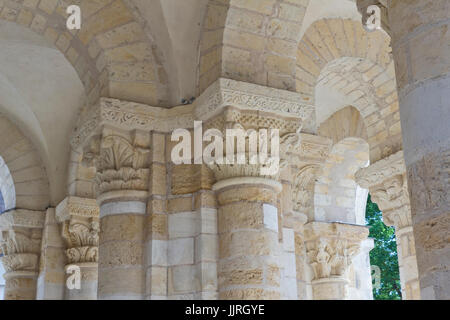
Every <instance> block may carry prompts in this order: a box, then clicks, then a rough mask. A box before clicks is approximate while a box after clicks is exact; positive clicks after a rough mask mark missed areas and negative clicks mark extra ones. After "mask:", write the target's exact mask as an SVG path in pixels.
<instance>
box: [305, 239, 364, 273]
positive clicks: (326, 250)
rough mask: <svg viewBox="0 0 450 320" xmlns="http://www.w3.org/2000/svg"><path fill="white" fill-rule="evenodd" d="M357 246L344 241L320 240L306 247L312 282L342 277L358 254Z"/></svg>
mask: <svg viewBox="0 0 450 320" xmlns="http://www.w3.org/2000/svg"><path fill="white" fill-rule="evenodd" d="M359 248H360V246H359V244H358V243H352V242H349V241H348V240H346V239H327V238H320V239H317V240H315V241H313V242H309V243H308V245H307V255H308V258H309V261H310V265H311V267H312V269H313V271H314V280H317V279H324V278H330V277H343V276H345V273H346V272H347V269H348V267H349V266H350V264H351V263H352V258H353V257H354V256H355V255H356V254H357V253H358V252H359Z"/></svg>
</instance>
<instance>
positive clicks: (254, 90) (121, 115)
mask: <svg viewBox="0 0 450 320" xmlns="http://www.w3.org/2000/svg"><path fill="white" fill-rule="evenodd" d="M228 106H233V107H235V108H237V109H241V110H253V111H257V112H267V113H272V114H276V115H278V116H284V117H292V118H298V119H301V121H302V122H303V123H305V126H306V127H304V130H305V131H307V132H313V131H314V125H315V109H314V106H312V105H310V104H308V103H306V102H305V101H303V99H302V96H301V95H300V94H297V93H295V92H290V91H285V90H280V89H274V88H268V87H264V86H259V85H255V84H251V83H246V82H241V81H235V80H230V79H223V78H220V79H218V80H217V81H216V82H214V83H213V84H212V85H211V86H210V87H209V88H208V89H206V90H205V92H204V93H203V94H202V95H201V96H200V97H199V98H198V99H197V100H196V101H195V102H194V104H192V105H188V106H178V107H174V108H171V109H167V108H159V107H152V106H148V105H144V104H139V103H134V102H128V101H121V100H117V99H111V98H100V100H99V103H98V104H97V105H96V106H94V107H93V109H92V110H91V111H90V112H88V113H87V114H86V115H84V116H83V117H82V119H81V121H80V124H79V125H78V126H77V128H76V129H75V131H74V133H73V134H72V137H71V142H70V143H71V146H72V148H73V149H74V150H77V149H79V148H80V147H82V146H84V145H85V143H86V142H87V141H89V140H90V138H91V137H93V136H95V135H98V134H99V133H100V131H101V128H102V127H103V126H105V125H107V126H110V127H114V128H117V129H123V130H127V131H129V130H134V129H138V130H143V131H160V132H171V131H173V130H175V129H177V128H192V127H193V124H194V120H208V119H211V118H213V117H214V116H216V115H218V114H219V113H221V112H222V111H223V110H224V109H225V108H226V107H228Z"/></svg>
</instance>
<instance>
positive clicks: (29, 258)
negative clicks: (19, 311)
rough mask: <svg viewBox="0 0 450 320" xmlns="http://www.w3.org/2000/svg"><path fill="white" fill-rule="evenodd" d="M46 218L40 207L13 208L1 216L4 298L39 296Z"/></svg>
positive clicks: (16, 298)
mask: <svg viewBox="0 0 450 320" xmlns="http://www.w3.org/2000/svg"><path fill="white" fill-rule="evenodd" d="M44 220H45V213H44V212H41V211H29V210H14V211H9V212H7V213H4V214H2V215H1V216H0V233H1V238H0V241H1V242H0V244H1V249H2V250H1V251H2V253H3V257H2V258H1V261H2V263H3V266H4V268H5V271H6V273H5V274H4V277H5V280H6V284H5V294H4V299H5V300H34V299H35V298H36V287H37V281H36V280H37V277H38V272H39V257H40V252H41V238H42V228H43V227H44Z"/></svg>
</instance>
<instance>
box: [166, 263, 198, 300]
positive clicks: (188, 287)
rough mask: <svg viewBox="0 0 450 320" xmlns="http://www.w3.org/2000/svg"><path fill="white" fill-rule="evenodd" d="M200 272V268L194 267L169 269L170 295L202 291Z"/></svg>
mask: <svg viewBox="0 0 450 320" xmlns="http://www.w3.org/2000/svg"><path fill="white" fill-rule="evenodd" d="M198 272H199V270H198V268H197V267H196V266H194V265H192V266H176V267H171V268H169V281H168V286H169V290H168V292H169V295H173V294H185V293H192V292H198V291H200V288H201V284H200V277H199V275H198Z"/></svg>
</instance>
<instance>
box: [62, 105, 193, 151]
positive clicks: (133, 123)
mask: <svg viewBox="0 0 450 320" xmlns="http://www.w3.org/2000/svg"><path fill="white" fill-rule="evenodd" d="M193 109H194V106H192V105H191V106H180V107H175V108H172V109H167V108H159V107H152V106H148V105H144V104H140V103H135V102H129V101H122V100H117V99H112V98H100V100H99V103H98V104H97V105H96V106H95V107H93V109H92V110H91V111H90V112H89V113H87V114H86V115H85V116H84V117H82V119H81V121H80V123H79V125H78V126H77V128H76V129H75V131H74V132H73V134H72V137H71V141H70V143H71V145H72V148H73V149H74V150H78V149H80V148H82V147H83V146H84V145H85V144H86V143H87V142H88V141H89V140H90V139H91V138H92V137H94V136H96V135H99V134H101V131H102V128H103V127H105V126H108V127H112V128H116V129H119V130H126V131H130V130H142V131H152V130H153V131H160V132H171V131H173V130H175V129H177V128H192V127H193V125H194V115H193V113H194V112H193Z"/></svg>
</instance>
